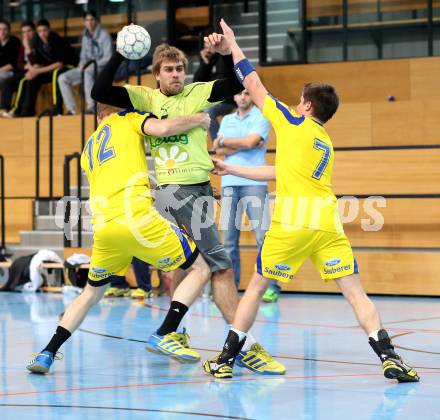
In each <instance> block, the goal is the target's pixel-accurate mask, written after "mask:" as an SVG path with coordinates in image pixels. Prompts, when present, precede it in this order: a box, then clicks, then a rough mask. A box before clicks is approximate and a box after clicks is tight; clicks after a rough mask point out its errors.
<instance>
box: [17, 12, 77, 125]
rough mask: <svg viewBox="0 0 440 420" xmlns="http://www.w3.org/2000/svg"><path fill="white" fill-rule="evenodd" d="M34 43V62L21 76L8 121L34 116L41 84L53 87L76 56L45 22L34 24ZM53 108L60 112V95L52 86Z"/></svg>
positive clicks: (44, 20) (43, 20)
mask: <svg viewBox="0 0 440 420" xmlns="http://www.w3.org/2000/svg"><path fill="white" fill-rule="evenodd" d="M37 34H38V37H37V42H36V56H35V62H34V63H32V64H30V65H29V66H28V68H27V69H26V70H27V71H26V73H25V75H24V78H23V79H22V80H23V84H22V88H21V89H19V90H18V94H17V97H16V99H15V103H14V107H13V108H12V110H11V112H9V113H8V116H9V117H16V116H19V117H29V116H33V115H35V102H36V100H37V95H38V91H39V90H40V87H41V85H43V84H44V83H52V82H53V80H54V77H55V78H56V75H57V74H58V73H59V71H60V70H61V69H63V68H64V67H65V66H68V65H72V64H74V63H75V61H76V59H75V53H74V51H73V49H72V47H71V46H70V44H69V43H68V42H67V41H65V40H64V39H63V38H61V37H60V36H59V35H58V34H57V33H55V32H53V31H51V30H50V24H49V22H48V21H47V20H46V19H41V20H40V21H39V22H38V23H37ZM54 88H55V91H56V92H55V94H54V102H55V103H54V108H57V111H58V112H59V111H60V109H59V107H60V105H61V98H60V96H61V95H60V94H59V92H58V90H57V88H56V84H55V85H54Z"/></svg>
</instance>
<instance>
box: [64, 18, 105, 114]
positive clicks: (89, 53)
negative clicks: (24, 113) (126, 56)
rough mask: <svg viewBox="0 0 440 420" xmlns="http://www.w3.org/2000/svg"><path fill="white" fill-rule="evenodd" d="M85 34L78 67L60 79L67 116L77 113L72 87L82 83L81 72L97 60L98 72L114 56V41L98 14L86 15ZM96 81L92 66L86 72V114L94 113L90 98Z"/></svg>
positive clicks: (92, 102)
mask: <svg viewBox="0 0 440 420" xmlns="http://www.w3.org/2000/svg"><path fill="white" fill-rule="evenodd" d="M84 26H85V29H84V34H83V38H82V42H81V53H80V60H79V65H78V67H76V68H74V69H71V70H68V71H66V72H65V73H63V74H62V75H61V76H60V77H59V78H58V86H59V87H60V90H61V95H62V97H63V101H64V105H65V106H66V108H67V114H70V115H74V114H76V113H77V110H76V106H75V100H74V98H73V92H72V87H73V86H76V85H79V84H80V83H81V72H82V70H83V68H84V66H85V65H86V64H87V62H89V61H90V60H95V61H96V62H97V65H98V72H99V71H100V70H101V69H102V68H103V66H104V65H105V64H106V63H107V61H108V60H109V59H110V57H111V55H112V50H113V46H112V39H111V36H110V34H109V33H108V32H107V31H106V30H105V29H104V28H103V27H102V26H101V25H100V24H99V21H98V18H97V16H96V12H95V11H93V10H89V11H87V12H85V13H84ZM94 81H95V76H94V67H93V65H90V66H89V67H87V69H86V70H85V72H84V96H85V101H86V107H87V110H86V112H88V113H93V108H94V105H95V103H94V101H93V99H92V97H91V96H90V92H91V91H92V86H93V83H94Z"/></svg>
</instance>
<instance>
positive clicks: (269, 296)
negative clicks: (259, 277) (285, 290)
mask: <svg viewBox="0 0 440 420" xmlns="http://www.w3.org/2000/svg"><path fill="white" fill-rule="evenodd" d="M278 298H279V293H278V292H277V291H276V290H274V289H271V288H270V287H269V288H268V289H267V290H266V292H265V293H264V295H263V302H266V303H274V302H276V301H277V300H278Z"/></svg>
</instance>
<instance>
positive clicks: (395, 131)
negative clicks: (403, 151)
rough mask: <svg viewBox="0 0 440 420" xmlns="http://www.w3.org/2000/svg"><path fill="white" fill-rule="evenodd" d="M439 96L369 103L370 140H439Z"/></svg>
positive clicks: (395, 142) (397, 143)
mask: <svg viewBox="0 0 440 420" xmlns="http://www.w3.org/2000/svg"><path fill="white" fill-rule="evenodd" d="M439 120H440V101H439V100H424V101H422V100H411V101H396V102H377V103H373V104H372V115H371V123H372V128H373V130H372V144H373V145H374V146H379V145H393V146H400V145H404V144H413V145H416V144H440V137H439V133H438V129H437V122H438V121H439Z"/></svg>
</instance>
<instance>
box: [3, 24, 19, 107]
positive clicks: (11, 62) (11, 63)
mask: <svg viewBox="0 0 440 420" xmlns="http://www.w3.org/2000/svg"><path fill="white" fill-rule="evenodd" d="M19 50H20V41H19V39H18V38H16V37H15V36H11V25H10V24H9V22H7V21H5V20H0V83H2V82H3V81H5V80H8V79H9V78H11V77H12V76H13V74H14V70H15V68H16V66H17V58H18V52H19ZM0 92H1V96H2V99H3V91H0ZM0 108H3V106H0Z"/></svg>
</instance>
